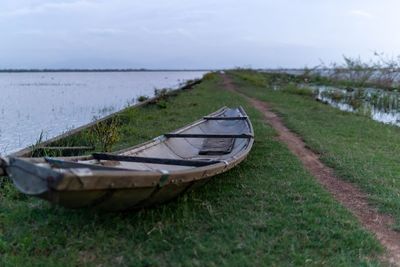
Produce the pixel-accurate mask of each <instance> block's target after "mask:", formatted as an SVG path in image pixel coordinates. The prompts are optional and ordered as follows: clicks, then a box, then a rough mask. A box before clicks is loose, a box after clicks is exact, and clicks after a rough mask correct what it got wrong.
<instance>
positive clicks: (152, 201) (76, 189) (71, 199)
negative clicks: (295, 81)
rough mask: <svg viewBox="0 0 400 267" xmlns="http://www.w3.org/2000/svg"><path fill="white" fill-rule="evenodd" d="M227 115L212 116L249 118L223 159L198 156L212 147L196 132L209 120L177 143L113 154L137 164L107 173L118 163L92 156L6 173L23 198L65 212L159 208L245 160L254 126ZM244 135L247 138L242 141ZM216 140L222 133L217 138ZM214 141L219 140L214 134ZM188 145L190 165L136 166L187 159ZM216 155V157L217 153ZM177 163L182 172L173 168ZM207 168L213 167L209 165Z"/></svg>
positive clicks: (27, 162)
mask: <svg viewBox="0 0 400 267" xmlns="http://www.w3.org/2000/svg"><path fill="white" fill-rule="evenodd" d="M224 110H225V112H224ZM226 110H232V109H227V108H223V109H221V110H219V111H217V112H215V113H213V114H210V115H209V116H210V117H216V116H221V114H225V117H226V114H230V115H232V114H234V116H238V117H246V119H245V120H241V121H242V124H240V127H237V128H238V129H239V130H238V131H240V132H237V133H235V134H237V135H234V134H232V132H230V133H231V134H230V135H232V136H238V141H236V142H235V145H234V146H233V147H230V150H229V152H226V153H225V154H223V153H221V154H217V155H204V156H203V155H197V154H199V153H198V151H200V150H201V149H202V148H201V147H200V146H199V145H198V144H201V143H203V144H204V143H210V142H205V138H202V140H198V139H200V137H199V134H198V133H197V132H196V131H197V130H196V129H195V127H203V128H204V127H205V125H206V124H205V123H208V121H207V122H205V121H206V120H204V119H201V120H199V121H197V122H194V123H193V124H190V125H188V126H185V127H183V128H181V129H179V130H176V131H175V132H173V134H171V136H173V137H172V139H173V140H171V141H170V138H166V137H165V136H164V137H158V138H155V139H154V140H151V141H149V142H147V143H144V144H141V145H138V146H135V147H132V148H128V149H125V150H123V151H119V152H116V153H114V154H112V156H117V157H118V156H119V157H121V158H122V159H123V160H126V159H125V158H126V157H128V159H130V158H133V159H134V161H135V162H128V163H127V162H125V161H121V162H117V163H116V164H117V166H111V167H109V166H108V165H110V164H111V163H115V161H111V160H104V159H101V160H99V159H97V160H96V159H95V158H93V156H85V157H70V158H58V159H51V160H49V159H46V158H10V159H9V162H8V166H7V167H6V172H7V174H8V175H9V176H10V177H11V178H12V179H13V181H14V185H15V186H16V187H17V188H18V189H19V190H20V191H21V192H23V193H25V194H28V195H32V196H36V197H39V198H42V199H45V200H48V201H50V202H51V203H54V204H58V205H61V206H63V207H66V208H73V209H76V208H94V209H99V210H106V211H121V210H132V209H139V208H144V207H149V206H153V205H158V204H161V203H165V202H168V201H170V200H172V199H174V198H176V197H177V196H179V195H181V194H182V193H185V192H187V191H190V190H193V189H195V188H198V187H200V186H202V185H204V184H205V183H207V182H208V181H209V180H210V179H211V178H212V177H213V176H215V175H217V174H220V173H223V172H226V171H228V170H229V169H231V168H233V167H234V166H236V165H237V164H239V163H240V162H242V161H243V160H244V159H245V158H246V156H247V155H248V153H249V152H250V150H251V148H252V145H253V138H252V135H253V128H252V126H251V123H250V120H249V119H248V118H247V115H246V113H245V112H244V110H243V109H241V108H238V109H235V112H229V113H226V112H227V111H226ZM210 120H211V119H210ZM221 120H222V119H221ZM211 121H213V120H211ZM226 121H227V122H225V121H223V123H221V122H220V121H217V122H216V123H218V124H220V125H227V127H226V128H229V127H228V126H230V125H231V126H232V125H234V123H235V121H233V122H232V121H230V122H229V121H228V117H226ZM235 127H236V126H235ZM223 129H225V128H223ZM232 129H233V127H230V128H229V130H230V131H231V130H232ZM243 129H244V131H245V132H246V134H248V136H245V137H243V136H241V134H243ZM221 131H222V130H221ZM193 132H195V133H193ZM181 133H183V134H185V135H184V136H185V137H184V138H182V139H184V140H182V144H181V145H178V146H175V147H176V148H174V145H176V144H175V142H176V140H175V138H176V136H177V137H179V134H181ZM196 134H197V136H196ZM218 134H221V133H220V132H218ZM222 134H223V135H225V136H228V135H227V134H226V132H225V133H224V132H222ZM230 135H229V136H230ZM187 136H189V137H187ZM249 136H250V137H249ZM217 137H218V136H217ZM213 138H215V134H214V135H213ZM224 138H225V137H224ZM229 138H230V137H229ZM239 139H240V140H239ZM200 141H202V142H200ZM186 143H190V147H195V149H194V151H192V152H191V153H192V154H191V155H189V156H190V157H189V160H188V159H187V158H185V159H184V158H183V157H176V158H172V157H171V158H169V159H168V161H165V159H163V161H162V162H164V161H165V162H166V163H165V162H164V163H162V164H160V162H156V163H154V162H152V163H151V164H145V163H143V162H139V163H138V162H136V161H137V158H139V159H140V160H142V161H143V159H144V161H148V158H147V157H137V156H143V155H146V156H147V155H150V156H153V157H151V159H153V158H154V154H151V153H152V151H155V152H154V153H159V154H161V155H164V156H168V155H169V154H170V152H169V151H167V150H166V148H165V147H169V148H170V149H173V152H174V153H175V154H178V153H181V154H184V153H187V150H188V149H183V150H182V147H183V148H185V145H187V144H186ZM221 143H223V142H221ZM225 143H227V142H225ZM196 149H197V150H196ZM196 153H197V154H196ZM212 153H215V150H213V151H212ZM157 155H158V154H157ZM122 156H123V157H122ZM133 156H135V157H133ZM186 156H188V155H186ZM170 161H172V163H171V162H170ZM175 162H176V164H178V166H176V165H174V164H175ZM187 162H189V164H190V163H192V162H194V163H195V164H194V165H196V166H181V165H187ZM199 162H200V163H202V162H206V164H200V165H199V166H197V165H198V163H199ZM207 162H210V164H208V163H207ZM106 163H107V164H106ZM203 165H204V166H203Z"/></svg>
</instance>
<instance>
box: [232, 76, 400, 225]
mask: <svg viewBox="0 0 400 267" xmlns="http://www.w3.org/2000/svg"><path fill="white" fill-rule="evenodd" d="M232 75H233V77H234V79H235V81H236V83H237V84H238V85H239V88H246V89H245V90H244V89H243V90H241V91H242V92H243V93H245V94H247V95H250V96H253V97H256V98H258V99H261V100H265V101H267V102H269V103H271V104H272V105H273V108H274V109H275V110H276V111H277V112H278V113H280V114H281V116H282V117H283V118H284V121H285V123H286V124H287V126H288V127H289V128H290V129H292V130H293V131H295V132H297V133H298V134H299V135H300V136H301V137H302V138H303V139H304V140H305V142H306V143H307V145H308V146H309V147H311V148H312V149H313V150H315V151H317V152H318V153H320V154H321V158H322V160H323V161H324V162H325V163H327V164H328V165H329V166H331V167H332V168H334V170H335V172H336V173H337V174H338V175H339V176H340V177H342V178H343V179H346V180H348V181H351V182H353V183H355V184H357V185H358V186H359V187H360V188H362V190H364V191H365V192H367V193H368V194H369V200H370V202H371V203H372V204H374V205H376V206H377V207H378V208H379V209H380V210H381V211H382V212H385V213H389V214H391V215H393V216H394V217H395V218H396V221H397V225H396V226H395V227H396V228H400V176H399V174H400V164H399V163H400V157H399V155H400V128H399V127H395V126H390V125H385V124H382V123H379V122H375V121H373V120H372V119H369V118H368V117H365V116H362V115H360V114H353V113H347V112H342V111H339V110H337V109H335V108H332V107H330V106H328V105H325V104H322V103H319V102H317V101H315V100H314V99H313V98H311V97H305V96H298V95H289V94H285V93H282V92H278V91H273V90H272V89H271V88H272V85H271V84H270V85H269V86H265V87H256V86H251V85H250V84H249V83H248V82H246V81H244V80H243V79H241V78H240V76H239V75H236V74H235V73H232ZM257 75H258V74H257ZM267 75H268V74H267Z"/></svg>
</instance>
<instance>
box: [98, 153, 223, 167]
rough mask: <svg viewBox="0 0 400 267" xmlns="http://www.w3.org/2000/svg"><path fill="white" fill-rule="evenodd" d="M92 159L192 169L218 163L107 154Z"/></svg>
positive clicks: (99, 154) (100, 154)
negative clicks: (190, 167) (188, 167)
mask: <svg viewBox="0 0 400 267" xmlns="http://www.w3.org/2000/svg"><path fill="white" fill-rule="evenodd" d="M93 158H95V159H97V160H115V161H126V162H139V163H150V164H163V165H177V166H193V167H203V166H208V165H211V164H216V163H219V161H215V160H213V161H201V160H186V159H168V158H148V157H135V156H123V155H114V154H107V153H94V154H93Z"/></svg>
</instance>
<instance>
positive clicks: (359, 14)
mask: <svg viewBox="0 0 400 267" xmlns="http://www.w3.org/2000/svg"><path fill="white" fill-rule="evenodd" d="M350 15H352V16H355V17H361V18H366V19H372V18H374V16H373V15H372V14H371V13H369V12H367V11H364V10H360V9H357V10H352V11H350Z"/></svg>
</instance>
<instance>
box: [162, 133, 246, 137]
mask: <svg viewBox="0 0 400 267" xmlns="http://www.w3.org/2000/svg"><path fill="white" fill-rule="evenodd" d="M164 136H165V137H167V138H253V135H251V134H247V133H243V134H179V133H168V134H164Z"/></svg>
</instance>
